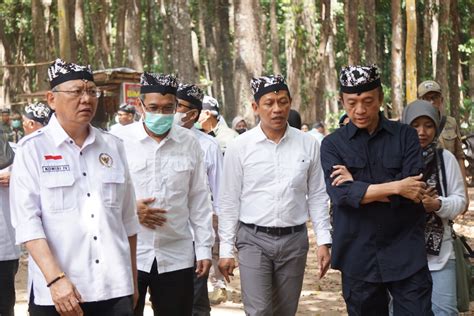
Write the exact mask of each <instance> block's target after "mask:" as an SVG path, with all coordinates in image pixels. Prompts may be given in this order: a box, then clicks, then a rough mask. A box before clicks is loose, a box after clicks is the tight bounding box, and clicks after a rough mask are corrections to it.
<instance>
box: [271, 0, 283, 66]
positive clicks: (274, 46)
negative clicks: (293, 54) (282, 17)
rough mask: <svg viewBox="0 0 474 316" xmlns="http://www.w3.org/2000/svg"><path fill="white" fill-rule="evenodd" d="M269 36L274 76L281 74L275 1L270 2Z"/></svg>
mask: <svg viewBox="0 0 474 316" xmlns="http://www.w3.org/2000/svg"><path fill="white" fill-rule="evenodd" d="M270 30H271V32H270V34H271V43H272V68H273V73H274V74H280V73H281V67H280V61H279V60H278V57H279V56H280V44H279V39H278V23H277V1H276V0H271V1H270Z"/></svg>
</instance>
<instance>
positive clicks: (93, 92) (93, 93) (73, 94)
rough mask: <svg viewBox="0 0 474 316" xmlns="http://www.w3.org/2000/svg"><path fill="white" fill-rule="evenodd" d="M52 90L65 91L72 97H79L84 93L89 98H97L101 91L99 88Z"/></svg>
mask: <svg viewBox="0 0 474 316" xmlns="http://www.w3.org/2000/svg"><path fill="white" fill-rule="evenodd" d="M53 92H62V93H67V94H69V95H70V96H71V97H73V98H80V97H82V96H83V95H84V93H85V94H87V95H88V96H89V97H91V98H98V97H100V95H101V94H102V91H100V90H99V89H86V90H83V89H75V90H53Z"/></svg>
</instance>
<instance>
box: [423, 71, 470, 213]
mask: <svg viewBox="0 0 474 316" xmlns="http://www.w3.org/2000/svg"><path fill="white" fill-rule="evenodd" d="M418 98H419V99H421V100H425V101H428V102H430V103H431V104H432V105H433V106H434V107H435V108H436V109H438V113H439V115H440V126H439V137H438V140H439V142H438V143H439V145H440V147H442V148H444V149H446V150H449V151H450V152H451V153H452V154H453V155H454V156H455V157H456V159H457V161H458V164H459V167H460V168H461V173H462V176H463V179H464V188H465V194H466V199H467V202H466V209H465V210H464V212H466V211H467V210H468V209H469V193H468V190H467V189H468V187H467V183H466V167H465V166H464V158H465V157H464V151H463V150H462V142H461V132H460V130H459V126H458V124H457V122H456V119H455V118H454V117H452V116H449V115H445V114H444V111H445V109H444V98H443V94H442V90H441V86H440V85H439V83H437V82H436V81H434V80H426V81H423V82H422V83H420V85H419V86H418Z"/></svg>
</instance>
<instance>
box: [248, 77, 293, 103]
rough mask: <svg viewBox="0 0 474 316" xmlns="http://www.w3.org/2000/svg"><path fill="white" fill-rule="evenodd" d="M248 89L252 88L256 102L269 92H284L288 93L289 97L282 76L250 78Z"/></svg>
mask: <svg viewBox="0 0 474 316" xmlns="http://www.w3.org/2000/svg"><path fill="white" fill-rule="evenodd" d="M250 87H251V88H252V92H253V97H254V99H255V101H257V102H258V100H259V99H260V98H261V97H262V96H263V95H264V94H267V93H269V92H276V91H280V90H286V91H288V95H290V90H289V89H288V86H287V85H286V82H285V78H284V77H283V76H282V75H270V76H262V77H258V78H252V80H250Z"/></svg>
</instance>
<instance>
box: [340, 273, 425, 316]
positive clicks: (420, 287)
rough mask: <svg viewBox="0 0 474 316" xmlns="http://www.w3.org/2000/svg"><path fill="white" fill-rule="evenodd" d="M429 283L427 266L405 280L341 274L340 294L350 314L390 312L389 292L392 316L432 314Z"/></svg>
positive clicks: (381, 313) (364, 314)
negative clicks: (375, 279) (364, 278)
mask: <svg viewBox="0 0 474 316" xmlns="http://www.w3.org/2000/svg"><path fill="white" fill-rule="evenodd" d="M432 286H433V282H432V280H431V274H430V271H429V270H428V266H426V267H424V268H422V269H421V270H420V271H418V272H416V273H415V274H413V275H412V276H410V277H408V278H406V279H403V280H400V281H393V282H387V283H371V282H366V281H361V280H356V279H353V278H351V277H349V276H347V275H344V274H342V294H343V296H344V300H345V301H346V306H347V312H348V314H349V316H362V315H363V316H372V315H373V316H385V315H389V312H388V304H389V301H390V298H389V292H390V294H391V295H392V297H393V315H394V316H401V315H403V316H405V315H407V316H408V315H416V316H431V315H433V312H432V311H431V290H432Z"/></svg>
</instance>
